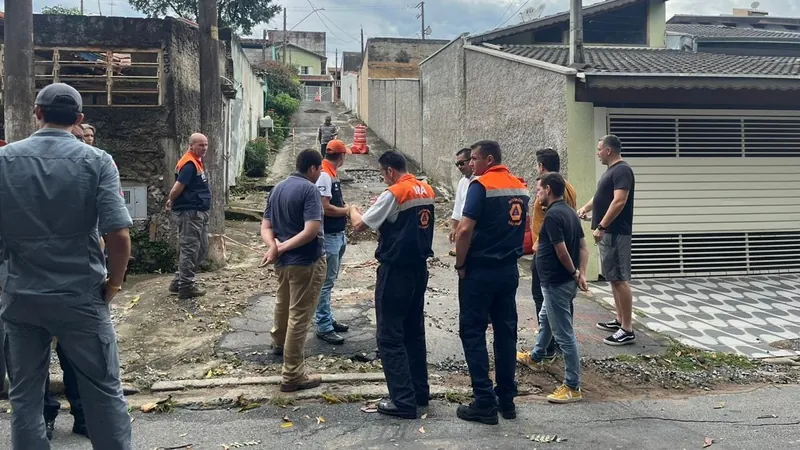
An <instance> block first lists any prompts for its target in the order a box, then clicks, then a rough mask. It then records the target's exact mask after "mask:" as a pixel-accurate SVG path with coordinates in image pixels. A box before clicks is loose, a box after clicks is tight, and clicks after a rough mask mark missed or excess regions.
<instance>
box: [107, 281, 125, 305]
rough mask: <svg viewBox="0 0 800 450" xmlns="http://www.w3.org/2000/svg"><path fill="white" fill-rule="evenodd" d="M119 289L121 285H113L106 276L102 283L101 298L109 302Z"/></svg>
mask: <svg viewBox="0 0 800 450" xmlns="http://www.w3.org/2000/svg"><path fill="white" fill-rule="evenodd" d="M121 290H122V286H114V285H112V284H111V280H110V279H108V278H106V282H105V283H104V284H103V300H105V302H106V303H111V301H112V300H114V297H116V296H117V294H119V292H120V291H121Z"/></svg>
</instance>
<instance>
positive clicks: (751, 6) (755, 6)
mask: <svg viewBox="0 0 800 450" xmlns="http://www.w3.org/2000/svg"><path fill="white" fill-rule="evenodd" d="M759 6H761V2H753V3H751V4H750V8H752V9H758V7H759Z"/></svg>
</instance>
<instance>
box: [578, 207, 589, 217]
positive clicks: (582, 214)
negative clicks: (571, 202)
mask: <svg viewBox="0 0 800 450" xmlns="http://www.w3.org/2000/svg"><path fill="white" fill-rule="evenodd" d="M577 213H578V217H580V219H581V220H586V218H587V217H588V215H587V214H588V213H587V212H586V210H585V209H583V208H581V209H579V210H578V211H577Z"/></svg>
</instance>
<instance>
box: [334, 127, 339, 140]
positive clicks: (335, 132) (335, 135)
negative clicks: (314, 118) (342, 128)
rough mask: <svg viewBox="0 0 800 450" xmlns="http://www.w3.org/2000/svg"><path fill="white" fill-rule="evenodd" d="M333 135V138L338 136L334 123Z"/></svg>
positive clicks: (337, 129) (337, 128)
mask: <svg viewBox="0 0 800 450" xmlns="http://www.w3.org/2000/svg"><path fill="white" fill-rule="evenodd" d="M333 137H334V138H338V137H339V127H338V126H336V125H334V126H333Z"/></svg>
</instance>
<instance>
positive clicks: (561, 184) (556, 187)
mask: <svg viewBox="0 0 800 450" xmlns="http://www.w3.org/2000/svg"><path fill="white" fill-rule="evenodd" d="M539 182H540V183H541V184H542V188H544V187H546V186H550V191H552V192H553V195H555V196H556V197H563V196H564V191H565V190H566V189H567V182H566V181H564V177H563V176H561V174H560V173H558V172H550V173H546V174H544V175H543V176H542V177H541V178H539Z"/></svg>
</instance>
